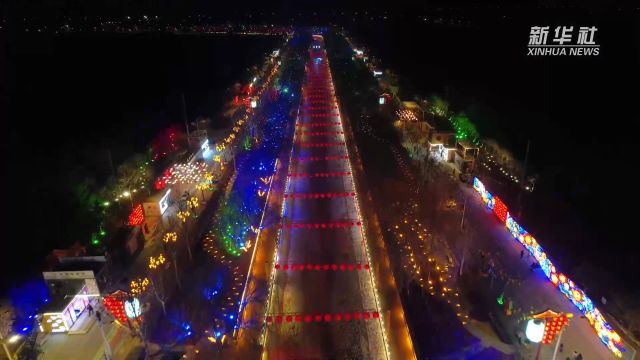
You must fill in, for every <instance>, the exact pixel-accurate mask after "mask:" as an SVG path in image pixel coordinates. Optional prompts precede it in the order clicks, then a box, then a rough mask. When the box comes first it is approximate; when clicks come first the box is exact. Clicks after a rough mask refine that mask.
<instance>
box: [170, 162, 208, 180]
mask: <svg viewBox="0 0 640 360" xmlns="http://www.w3.org/2000/svg"><path fill="white" fill-rule="evenodd" d="M206 172H207V164H205V163H204V162H195V163H193V164H190V163H183V164H174V165H173V166H171V167H170V168H169V170H167V171H166V173H165V175H164V176H163V177H162V178H161V179H160V181H163V182H164V183H165V184H167V185H175V184H196V183H199V182H201V181H202V179H203V178H204V175H205V174H206Z"/></svg>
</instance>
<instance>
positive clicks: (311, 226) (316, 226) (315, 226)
mask: <svg viewBox="0 0 640 360" xmlns="http://www.w3.org/2000/svg"><path fill="white" fill-rule="evenodd" d="M353 226H362V223H361V222H360V221H347V222H342V221H340V222H338V221H336V222H330V223H291V224H286V225H282V227H283V228H287V229H308V230H326V229H340V228H348V227H353Z"/></svg>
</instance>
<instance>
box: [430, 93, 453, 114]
mask: <svg viewBox="0 0 640 360" xmlns="http://www.w3.org/2000/svg"><path fill="white" fill-rule="evenodd" d="M428 111H429V112H430V113H432V114H434V115H438V116H446V115H447V113H448V112H449V103H447V102H446V101H444V100H443V99H442V98H440V97H438V96H433V97H432V98H431V101H430V103H429V109H428Z"/></svg>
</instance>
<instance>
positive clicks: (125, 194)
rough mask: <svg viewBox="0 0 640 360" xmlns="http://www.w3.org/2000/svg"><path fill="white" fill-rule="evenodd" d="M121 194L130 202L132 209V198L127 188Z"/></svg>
mask: <svg viewBox="0 0 640 360" xmlns="http://www.w3.org/2000/svg"><path fill="white" fill-rule="evenodd" d="M122 196H124V197H128V198H129V202H130V203H131V209H132V210H133V199H132V198H131V191H129V190H127V191H125V192H123V193H122Z"/></svg>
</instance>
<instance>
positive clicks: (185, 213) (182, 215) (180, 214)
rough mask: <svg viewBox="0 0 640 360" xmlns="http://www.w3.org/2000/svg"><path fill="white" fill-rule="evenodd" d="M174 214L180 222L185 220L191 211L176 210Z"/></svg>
mask: <svg viewBox="0 0 640 360" xmlns="http://www.w3.org/2000/svg"><path fill="white" fill-rule="evenodd" d="M176 216H177V217H178V219H180V220H182V222H183V223H184V222H187V219H188V218H189V216H191V212H189V211H178V212H177V213H176Z"/></svg>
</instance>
